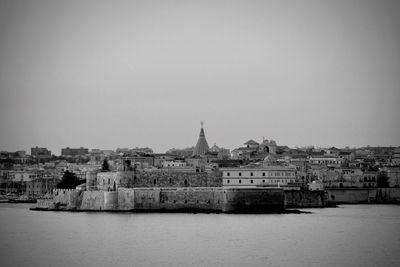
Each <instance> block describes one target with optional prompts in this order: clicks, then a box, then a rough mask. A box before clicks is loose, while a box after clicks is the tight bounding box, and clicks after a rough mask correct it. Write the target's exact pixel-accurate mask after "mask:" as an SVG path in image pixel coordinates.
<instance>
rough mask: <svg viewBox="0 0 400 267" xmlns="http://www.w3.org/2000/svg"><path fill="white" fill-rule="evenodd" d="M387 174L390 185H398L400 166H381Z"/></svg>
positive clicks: (399, 183)
mask: <svg viewBox="0 0 400 267" xmlns="http://www.w3.org/2000/svg"><path fill="white" fill-rule="evenodd" d="M383 171H384V172H386V174H387V176H388V182H389V186H390V187H400V167H395V166H386V167H384V168H383Z"/></svg>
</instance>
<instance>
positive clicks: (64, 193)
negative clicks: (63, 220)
mask: <svg viewBox="0 0 400 267" xmlns="http://www.w3.org/2000/svg"><path fill="white" fill-rule="evenodd" d="M75 190H76V189H53V201H54V202H58V203H61V204H68V203H69V201H70V199H71V193H72V192H74V191H75Z"/></svg>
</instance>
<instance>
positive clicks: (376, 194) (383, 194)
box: [326, 188, 400, 204]
mask: <svg viewBox="0 0 400 267" xmlns="http://www.w3.org/2000/svg"><path fill="white" fill-rule="evenodd" d="M326 191H327V193H328V201H329V202H331V203H336V204H340V203H342V204H361V203H400V188H360V189H358V188H340V189H333V188H332V189H327V190H326Z"/></svg>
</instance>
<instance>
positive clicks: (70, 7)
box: [0, 0, 400, 155]
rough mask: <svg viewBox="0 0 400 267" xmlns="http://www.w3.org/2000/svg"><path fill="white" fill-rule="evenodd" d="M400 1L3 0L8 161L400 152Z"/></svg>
mask: <svg viewBox="0 0 400 267" xmlns="http://www.w3.org/2000/svg"><path fill="white" fill-rule="evenodd" d="M398 14H400V1H390V0H386V1H378V0H376V1H368V0H359V1H352V0H346V1H344V0H343V1H342V0H339V1H337V0H335V1H333V0H332V1H320V0H313V1H312V0H296V1H294V0H293V1H187V0H185V1H152V0H150V1H148V0H146V1H101V0H96V1H94V0H93V1H73V0H72V1H41V0H29V1H28V0H26V1H21V0H10V1H9V0H0V150H7V151H15V150H26V151H27V152H28V153H30V148H31V147H34V146H39V147H47V148H49V149H50V150H52V152H53V154H56V155H58V154H60V149H61V148H63V147H67V146H68V147H81V146H82V147H87V148H90V149H91V148H100V149H116V148H118V147H128V148H133V147H146V146H148V147H151V148H152V149H153V150H154V151H155V152H165V151H166V150H168V149H170V148H184V147H190V146H194V145H195V144H196V141H197V139H198V136H199V131H200V122H201V121H204V130H205V134H206V138H207V141H208V143H209V145H211V146H212V145H213V144H214V143H216V144H217V145H218V146H222V147H226V148H229V149H234V148H237V147H240V146H242V145H243V143H244V142H246V141H248V140H249V139H254V140H256V141H258V142H260V141H262V138H263V137H264V138H266V139H273V140H275V141H276V142H277V144H278V145H287V146H289V147H296V146H299V147H301V146H307V145H315V146H322V147H330V146H336V147H345V146H350V147H359V146H365V145H371V146H375V145H381V146H384V145H388V146H389V145H391V146H399V145H400V119H399V115H400V105H399V103H400V30H399V29H400V16H399V15H398Z"/></svg>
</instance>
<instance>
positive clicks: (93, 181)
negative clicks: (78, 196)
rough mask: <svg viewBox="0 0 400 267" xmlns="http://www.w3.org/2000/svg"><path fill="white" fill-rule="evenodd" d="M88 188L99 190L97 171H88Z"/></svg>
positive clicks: (89, 189)
mask: <svg viewBox="0 0 400 267" xmlns="http://www.w3.org/2000/svg"><path fill="white" fill-rule="evenodd" d="M86 189H87V190H88V191H92V190H97V172H96V171H89V172H87V173H86Z"/></svg>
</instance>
